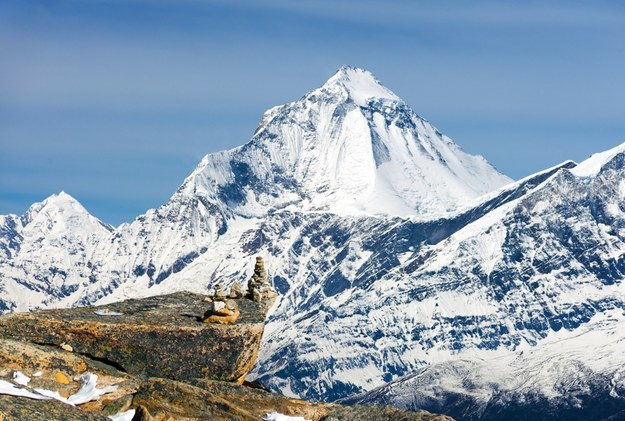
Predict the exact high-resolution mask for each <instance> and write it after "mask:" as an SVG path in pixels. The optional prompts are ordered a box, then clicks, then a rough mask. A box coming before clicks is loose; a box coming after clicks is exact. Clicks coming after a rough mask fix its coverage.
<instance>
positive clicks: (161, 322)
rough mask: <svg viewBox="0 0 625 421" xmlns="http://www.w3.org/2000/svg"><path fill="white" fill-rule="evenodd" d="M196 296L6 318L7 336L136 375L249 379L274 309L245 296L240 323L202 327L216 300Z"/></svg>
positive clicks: (3, 330) (2, 332)
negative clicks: (268, 315)
mask: <svg viewBox="0 0 625 421" xmlns="http://www.w3.org/2000/svg"><path fill="white" fill-rule="evenodd" d="M204 299H205V296H203V295H199V294H193V293H190V292H178V293H175V294H170V295H163V296H158V297H149V298H143V299H133V300H127V301H122V302H119V303H115V304H110V305H107V306H100V307H82V308H73V309H58V310H41V311H36V312H33V313H13V314H8V315H5V316H3V317H2V323H1V324H0V336H2V337H5V338H14V339H20V340H25V341H28V342H34V343H38V344H47V345H56V346H59V347H60V346H61V345H69V347H70V349H72V350H73V351H74V352H76V353H80V354H84V355H87V356H90V357H92V358H96V359H100V360H102V361H108V362H109V363H110V364H112V365H114V366H116V367H118V368H119V369H120V370H123V371H126V372H128V373H131V374H134V375H140V376H145V377H164V378H169V379H174V380H191V379H195V378H206V379H211V380H224V381H239V382H240V381H243V379H244V377H245V375H246V374H247V372H248V371H250V369H251V368H252V366H253V365H254V363H255V361H256V356H257V352H258V347H259V346H260V341H261V337H262V334H263V328H264V326H265V313H266V310H267V309H266V306H264V305H263V304H262V303H256V302H254V301H252V300H247V299H240V300H237V304H238V307H239V310H240V316H239V318H238V320H237V321H236V323H235V324H232V325H228V326H225V325H221V324H215V323H201V322H199V318H200V316H202V315H203V314H204V312H205V311H206V309H207V305H208V303H206V302H205V301H204Z"/></svg>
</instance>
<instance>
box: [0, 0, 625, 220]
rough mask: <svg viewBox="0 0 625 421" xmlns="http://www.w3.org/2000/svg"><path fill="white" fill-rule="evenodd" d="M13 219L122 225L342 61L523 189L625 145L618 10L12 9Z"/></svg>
mask: <svg viewBox="0 0 625 421" xmlns="http://www.w3.org/2000/svg"><path fill="white" fill-rule="evenodd" d="M0 57H1V58H2V60H1V62H0V151H1V152H0V214H7V213H16V214H22V213H23V212H24V211H25V210H26V209H27V208H28V206H29V205H30V204H31V203H33V202H36V201H41V200H43V199H44V198H45V197H47V196H49V195H50V194H53V193H58V192H59V191H61V190H65V191H66V192H68V193H69V194H71V195H72V196H74V197H76V198H77V199H78V200H79V201H80V202H81V203H82V204H83V205H84V206H85V207H86V208H87V209H88V210H89V211H90V212H91V213H92V214H93V215H95V216H97V217H99V218H100V219H102V220H103V221H105V222H108V223H111V224H114V225H118V224H120V223H122V222H130V221H132V220H133V219H134V218H135V217H136V216H138V215H139V214H141V213H144V212H145V211H146V210H147V209H149V208H152V207H157V206H159V205H160V204H162V203H164V202H165V201H166V200H167V199H168V198H169V197H170V196H171V194H173V192H174V191H175V190H176V188H177V187H178V186H179V185H180V184H181V183H182V180H183V179H184V178H185V177H186V176H187V175H189V174H190V173H191V171H192V170H193V168H194V167H195V165H196V164H197V163H198V162H199V160H200V159H201V157H202V156H203V155H205V154H207V153H210V152H215V151H218V150H223V149H229V148H232V147H234V146H237V145H240V144H243V143H245V142H246V141H247V140H249V138H250V136H251V134H252V133H253V131H254V129H255V128H256V126H257V124H258V121H259V119H260V117H261V116H262V113H263V112H264V110H265V109H267V108H270V107H272V106H274V105H278V104H282V103H285V102H289V101H293V100H295V99H298V98H299V97H301V96H302V95H303V94H304V93H305V92H307V91H309V90H311V89H313V88H315V87H317V86H319V85H320V84H322V83H323V82H324V81H325V80H326V79H327V78H329V77H330V76H331V75H332V74H333V73H334V72H335V71H336V69H338V68H339V67H340V66H341V65H343V64H349V65H352V66H358V67H363V68H366V69H368V70H370V71H372V72H373V73H374V74H375V75H376V76H377V77H378V79H380V80H381V81H382V83H384V84H385V85H386V86H388V87H389V88H390V89H391V90H393V91H394V92H395V93H396V94H398V95H399V96H400V97H402V98H403V99H404V100H405V101H406V102H408V104H410V105H411V106H412V107H413V109H414V110H415V111H416V112H417V113H418V114H419V115H421V116H422V117H425V118H427V119H428V120H430V121H431V122H432V123H433V124H434V125H435V126H437V127H438V128H439V129H440V130H441V131H442V132H443V133H445V134H447V135H448V136H450V137H451V138H452V139H454V141H455V142H456V143H458V144H459V145H461V146H462V147H463V148H464V149H465V150H467V151H468V152H471V153H476V154H481V155H483V156H485V157H486V158H487V159H488V160H489V161H490V162H491V163H493V164H494V165H495V166H496V167H497V168H498V169H500V170H501V171H502V172H504V173H506V174H507V175H509V176H511V177H513V178H521V177H523V176H526V175H529V174H531V173H532V172H535V171H538V170H540V169H543V168H545V167H548V166H552V165H555V164H557V163H559V162H561V161H564V160H566V159H573V160H577V161H580V160H583V159H585V158H586V157H587V156H589V155H590V154H592V153H594V152H598V151H601V150H604V149H608V148H611V147H613V146H615V145H617V144H619V143H622V142H625V116H624V111H625V4H624V3H622V2H618V1H593V2H588V1H575V0H571V1H524V2H516V1H514V2H513V1H482V0H477V1H471V2H467V1H444V0H442V1H441V0H438V1H369V0H346V1H341V0H333V1H328V0H316V1H311V0H300V1H279V0H269V1H262V0H256V1H253V0H249V1H247V0H246V1H239V0H224V1H210V0H3V1H2V2H0Z"/></svg>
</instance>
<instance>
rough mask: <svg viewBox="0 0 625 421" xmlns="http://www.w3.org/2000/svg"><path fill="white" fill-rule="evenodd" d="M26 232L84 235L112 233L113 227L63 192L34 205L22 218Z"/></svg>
mask: <svg viewBox="0 0 625 421" xmlns="http://www.w3.org/2000/svg"><path fill="white" fill-rule="evenodd" d="M21 221H22V225H23V226H24V229H25V230H35V231H39V232H42V233H43V232H57V233H58V234H59V235H61V234H64V233H66V232H67V231H68V230H75V231H76V232H82V233H95V232H102V231H103V230H104V231H112V230H113V229H112V227H110V226H109V225H106V224H104V223H103V222H101V221H100V220H99V219H97V218H96V217H94V216H92V215H91V214H90V213H89V212H88V211H87V210H86V209H85V208H84V207H83V206H82V205H81V204H80V202H78V200H76V199H75V198H74V197H72V196H70V195H69V194H67V193H65V192H64V191H61V192H60V193H59V194H53V195H51V196H49V197H48V198H46V199H45V200H43V201H42V202H39V203H35V204H33V205H32V206H31V207H30V208H29V209H28V210H27V211H26V213H25V214H24V215H23V216H22V218H21Z"/></svg>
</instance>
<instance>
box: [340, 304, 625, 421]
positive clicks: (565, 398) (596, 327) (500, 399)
mask: <svg viewBox="0 0 625 421" xmlns="http://www.w3.org/2000/svg"><path fill="white" fill-rule="evenodd" d="M624 349H625V317H624V314H623V312H622V311H615V310H611V311H606V312H604V313H601V314H597V315H595V316H593V317H592V318H591V320H589V321H588V323H586V324H584V325H581V326H580V327H578V328H576V329H573V330H572V331H566V330H560V331H558V332H550V333H549V334H548V336H547V337H546V338H545V339H544V340H543V341H542V342H541V344H540V346H539V347H535V348H528V349H525V350H523V351H519V352H514V353H501V352H497V351H474V352H471V353H467V354H466V355H462V353H461V354H460V355H458V356H457V357H456V358H454V359H453V360H448V361H445V362H440V363H434V364H432V365H429V366H427V367H426V368H424V369H423V370H419V371H417V372H416V373H414V374H411V375H409V376H406V377H404V378H402V379H400V380H397V381H395V382H392V383H389V384H387V385H384V386H382V387H380V388H378V389H374V390H372V391H370V392H367V393H365V394H363V395H361V396H357V397H353V398H351V399H348V400H347V402H349V403H367V404H378V405H389V404H392V405H398V406H401V407H403V408H414V409H417V408H430V409H432V408H440V409H441V410H445V412H446V413H447V414H449V415H451V416H453V417H454V418H456V419H462V420H480V419H482V420H484V419H506V420H529V419H531V420H547V419H566V420H576V419H580V420H599V419H607V418H608V417H610V416H612V417H614V418H610V419H622V416H623V408H624V407H625V366H624V365H623V361H622V358H614V356H620V355H622V353H623V350H624Z"/></svg>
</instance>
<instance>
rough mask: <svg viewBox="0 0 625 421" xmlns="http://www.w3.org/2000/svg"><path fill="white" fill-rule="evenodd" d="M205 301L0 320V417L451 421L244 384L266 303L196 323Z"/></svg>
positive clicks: (155, 300) (176, 299)
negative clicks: (228, 320)
mask: <svg viewBox="0 0 625 421" xmlns="http://www.w3.org/2000/svg"><path fill="white" fill-rule="evenodd" d="M214 298H215V297H214V296H213V297H208V298H207V297H205V296H203V295H198V294H192V293H188V292H180V293H175V294H171V295H166V296H160V297H151V298H144V299H138V300H127V301H123V302H120V303H115V304H111V305H107V306H99V307H84V308H74V309H65V310H42V311H37V312H33V313H15V314H8V315H5V316H2V317H0V420H1V421H9V420H31V419H32V420H39V419H47V420H66V421H73V420H106V419H110V418H108V417H110V416H113V415H116V414H117V415H119V414H120V413H123V412H125V411H131V412H132V413H131V412H127V413H126V418H125V419H130V418H132V419H133V420H143V421H160V420H212V421H216V420H250V421H251V420H261V419H263V418H265V416H266V415H267V414H270V413H274V412H277V413H280V414H284V415H290V416H296V417H303V418H304V419H306V420H311V421H321V420H325V421H339V420H342V421H351V420H354V421H355V420H365V419H370V420H389V421H390V420H405V421H421V420H423V421H448V420H451V418H449V417H446V416H442V415H433V414H430V413H428V412H425V411H405V410H399V409H396V408H391V407H371V406H362V405H356V406H346V405H339V404H329V403H320V402H307V401H303V400H298V399H290V398H286V397H284V396H281V395H278V394H275V393H272V392H269V391H266V390H263V389H261V388H259V387H257V386H255V387H251V385H249V384H247V383H244V382H243V379H244V377H245V374H246V373H247V372H248V371H249V370H250V369H251V367H252V366H253V365H254V362H255V361H256V355H257V352H258V347H259V345H260V340H261V336H262V332H263V328H264V319H265V314H266V311H267V308H268V306H269V305H270V303H271V301H265V300H260V302H256V301H254V300H253V299H251V298H239V299H236V304H237V308H238V309H239V310H240V315H239V317H238V318H237V320H236V321H235V322H234V323H232V324H221V323H204V322H202V315H203V314H204V313H205V311H206V308H207V307H208V306H209V305H210V301H213V300H214ZM270 298H271V297H270ZM207 299H208V300H209V301H206V300H207ZM89 382H91V383H89ZM96 382H97V383H96ZM16 391H17V392H18V394H26V395H28V396H29V397H20V396H13V395H11V394H12V393H15V392H16ZM94 392H95V393H94ZM84 395H88V399H84V398H85V396H84ZM50 396H54V399H48V397H50ZM70 404H71V405H75V406H71V405H70ZM133 411H134V412H133ZM133 416H134V417H133Z"/></svg>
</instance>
